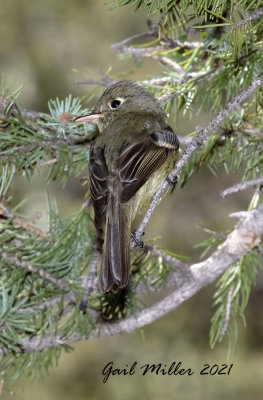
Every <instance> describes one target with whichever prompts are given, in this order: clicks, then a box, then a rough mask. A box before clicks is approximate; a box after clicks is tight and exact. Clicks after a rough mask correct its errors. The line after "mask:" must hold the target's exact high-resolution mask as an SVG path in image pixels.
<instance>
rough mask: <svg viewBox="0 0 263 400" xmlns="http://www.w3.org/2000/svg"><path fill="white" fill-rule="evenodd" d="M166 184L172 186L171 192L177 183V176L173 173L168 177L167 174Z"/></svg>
mask: <svg viewBox="0 0 263 400" xmlns="http://www.w3.org/2000/svg"><path fill="white" fill-rule="evenodd" d="M166 180H167V182H168V185H169V186H171V187H172V190H171V193H173V191H174V189H175V188H176V185H177V183H178V176H177V175H175V176H173V177H172V178H170V177H169V176H167V178H166Z"/></svg>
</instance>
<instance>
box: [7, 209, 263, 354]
mask: <svg viewBox="0 0 263 400" xmlns="http://www.w3.org/2000/svg"><path fill="white" fill-rule="evenodd" d="M262 234H263V204H261V205H259V206H258V207H257V208H254V209H252V210H251V211H247V212H244V213H242V215H241V218H240V220H239V221H238V223H237V225H236V227H235V228H234V229H233V231H232V232H231V233H230V234H229V235H228V237H227V239H226V240H225V241H224V242H223V243H222V244H221V245H220V246H218V248H217V249H216V250H215V252H214V253H213V254H212V255H211V256H210V257H208V258H207V259H206V260H204V261H202V262H200V263H196V264H192V265H191V266H190V267H189V272H190V273H189V274H183V275H182V274H177V273H176V272H175V273H172V274H171V276H170V278H169V280H171V281H172V282H173V291H172V292H171V293H170V294H169V295H167V296H166V297H165V298H164V299H162V300H160V301H158V302H157V303H155V304H154V305H152V306H151V307H148V308H146V309H144V310H142V311H140V312H138V313H137V314H136V315H135V316H130V317H128V318H126V319H125V320H121V321H119V322H113V323H108V322H107V323H106V322H101V323H100V325H99V327H98V328H95V329H94V330H93V331H92V332H91V334H90V335H89V339H94V338H98V337H105V336H113V335H117V334H123V333H129V332H132V331H134V330H136V329H139V328H142V327H144V326H146V325H148V324H150V323H152V322H154V321H156V320H157V319H159V318H161V317H162V316H164V315H166V314H168V313H169V312H170V311H172V310H174V309H176V308H177V307H178V306H179V305H180V304H182V303H183V302H184V301H185V300H187V299H189V298H190V297H192V296H193V295H194V294H196V293H197V292H198V291H200V290H201V289H202V288H203V287H206V286H207V285H209V284H210V283H212V282H214V281H215V280H216V279H218V278H219V277H220V275H222V273H223V272H224V271H225V270H226V269H227V268H228V267H229V266H230V265H232V264H234V263H235V262H237V261H238V260H240V259H241V258H242V257H243V256H244V255H245V254H247V253H249V252H250V251H251V250H252V249H253V248H255V247H257V246H258V245H259V243H260V237H261V235H262ZM85 339H87V338H86V337H84V336H83V335H82V334H80V333H79V332H76V333H74V334H72V335H70V336H68V337H67V338H65V336H64V335H63V332H58V333H57V334H47V335H43V336H42V337H38V336H36V337H32V338H22V339H21V341H20V346H21V347H20V349H21V351H23V352H26V353H32V352H34V351H40V350H44V349H47V348H51V347H54V346H63V345H65V344H70V343H73V342H77V341H80V340H85ZM0 354H1V351H0Z"/></svg>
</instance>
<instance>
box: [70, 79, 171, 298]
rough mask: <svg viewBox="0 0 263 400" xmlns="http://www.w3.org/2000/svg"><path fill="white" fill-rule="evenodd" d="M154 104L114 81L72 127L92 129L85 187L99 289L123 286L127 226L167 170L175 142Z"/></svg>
mask: <svg viewBox="0 0 263 400" xmlns="http://www.w3.org/2000/svg"><path fill="white" fill-rule="evenodd" d="M167 119H168V118H167V116H166V114H165V113H164V111H163V109H162V107H161V106H160V104H159V102H158V100H157V99H156V98H155V97H154V96H153V95H152V94H150V93H149V92H148V91H147V90H146V89H145V88H143V87H142V86H141V85H139V84H137V83H135V82H133V81H129V80H121V81H117V82H115V83H114V84H112V85H111V86H109V87H108V88H107V89H106V90H105V91H104V93H103V94H102V95H101V97H100V98H99V100H98V101H97V104H96V106H95V108H94V109H93V111H92V112H91V113H90V114H88V115H84V116H80V117H76V118H75V122H82V123H86V122H87V123H91V124H93V125H94V126H95V127H96V132H95V135H94V138H93V139H92V140H91V143H90V157H89V158H90V159H89V188H90V195H91V203H92V206H93V208H94V224H95V228H96V232H97V240H98V242H99V243H100V247H101V248H102V259H101V268H100V275H99V289H100V291H101V292H102V293H108V292H111V293H116V292H118V291H119V290H120V289H122V288H124V287H126V286H127V284H128V281H129V271H130V240H131V223H132V220H133V219H134V217H135V215H136V214H137V213H138V212H139V211H142V210H145V209H146V208H147V205H148V204H149V203H150V201H151V199H152V196H153V195H154V193H155V192H156V190H157V188H158V187H159V185H160V184H161V183H162V182H163V181H164V180H165V178H166V177H167V175H168V173H169V171H170V170H171V169H172V168H173V166H174V164H175V160H176V154H177V152H178V149H179V141H178V138H177V136H176V134H175V133H174V131H173V129H172V128H171V127H170V126H169V125H168V123H167Z"/></svg>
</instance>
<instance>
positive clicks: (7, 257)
mask: <svg viewBox="0 0 263 400" xmlns="http://www.w3.org/2000/svg"><path fill="white" fill-rule="evenodd" d="M0 257H1V258H2V259H3V260H4V261H5V262H7V263H8V264H11V265H13V266H15V267H17V268H22V269H24V270H26V271H28V272H33V273H35V274H37V275H39V276H40V277H41V278H43V279H46V280H47V281H49V282H51V283H53V285H54V286H56V287H57V288H58V289H60V290H62V291H66V292H68V291H70V290H71V289H70V286H69V285H68V284H67V283H66V282H63V281H62V280H61V279H58V278H55V277H54V276H53V275H51V274H50V273H49V272H47V271H45V270H43V269H42V268H38V267H36V266H35V265H33V264H31V263H29V262H27V261H24V260H19V259H18V258H17V257H16V256H14V255H13V254H8V252H6V251H3V252H2V253H1V255H0Z"/></svg>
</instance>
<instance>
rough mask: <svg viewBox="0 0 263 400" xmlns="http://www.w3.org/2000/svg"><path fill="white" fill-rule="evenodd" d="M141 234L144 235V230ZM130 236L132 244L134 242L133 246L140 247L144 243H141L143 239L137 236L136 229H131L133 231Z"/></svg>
mask: <svg viewBox="0 0 263 400" xmlns="http://www.w3.org/2000/svg"><path fill="white" fill-rule="evenodd" d="M143 235H144V232H143ZM131 237H132V240H133V242H134V244H135V247H140V248H141V249H142V248H143V246H144V243H143V241H142V240H141V239H140V238H139V237H138V234H137V231H136V230H135V231H133V232H132V233H131Z"/></svg>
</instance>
